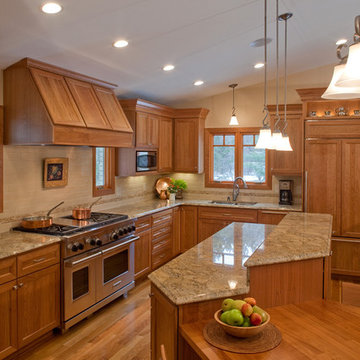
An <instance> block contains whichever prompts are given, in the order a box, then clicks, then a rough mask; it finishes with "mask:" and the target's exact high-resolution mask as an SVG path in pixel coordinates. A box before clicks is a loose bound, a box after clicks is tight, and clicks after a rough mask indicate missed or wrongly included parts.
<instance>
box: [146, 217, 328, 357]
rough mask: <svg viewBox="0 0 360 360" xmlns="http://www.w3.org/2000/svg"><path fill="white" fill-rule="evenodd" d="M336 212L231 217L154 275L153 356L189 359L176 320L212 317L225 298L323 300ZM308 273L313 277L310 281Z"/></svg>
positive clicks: (272, 302) (273, 302)
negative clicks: (272, 220) (272, 219)
mask: <svg viewBox="0 0 360 360" xmlns="http://www.w3.org/2000/svg"><path fill="white" fill-rule="evenodd" d="M331 227H332V217H331V216H330V215H325V214H306V213H291V214H289V215H287V216H286V217H285V218H284V219H283V220H282V221H281V222H280V224H279V225H278V226H273V225H264V224H249V223H232V224H230V225H228V226H227V227H226V228H224V229H223V230H221V231H219V232H218V233H216V234H214V235H213V236H211V237H209V238H208V239H206V240H204V241H203V242H201V243H199V244H198V245H196V246H194V247H193V248H191V249H190V250H188V251H187V252H185V253H184V254H182V255H180V256H178V257H177V258H175V259H174V260H172V261H170V262H169V263H167V264H166V265H164V266H162V267H161V268H159V269H158V270H156V271H154V272H153V273H151V274H150V275H149V279H150V280H151V283H152V285H151V287H152V289H151V296H152V300H151V316H152V324H151V332H152V334H151V336H152V359H158V358H159V349H160V345H161V344H164V345H165V348H166V351H167V356H168V358H169V359H177V358H179V359H184V358H185V357H184V356H185V355H184V354H183V353H182V350H183V349H184V346H182V342H183V341H184V340H183V339H182V337H181V336H180V335H179V326H181V325H183V324H186V323H192V322H198V321H202V320H206V319H210V318H211V317H212V316H213V314H214V312H215V311H216V310H218V309H219V308H220V306H221V302H222V300H223V299H224V298H226V297H233V298H242V297H244V296H245V295H248V294H250V295H251V296H253V297H255V298H256V299H257V301H258V303H259V304H261V306H262V307H272V306H279V305H285V304H291V303H301V302H304V301H309V300H318V299H322V298H326V296H327V291H328V281H329V274H330V273H329V261H328V258H329V255H330V238H331ZM310 279H311V281H310Z"/></svg>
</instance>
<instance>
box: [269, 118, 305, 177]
mask: <svg viewBox="0 0 360 360" xmlns="http://www.w3.org/2000/svg"><path fill="white" fill-rule="evenodd" d="M287 120H288V127H287V129H286V132H287V135H288V136H289V140H290V144H291V147H292V149H293V151H273V152H272V153H273V159H272V167H271V172H272V173H273V174H279V175H301V174H302V154H303V141H304V131H303V120H302V118H301V111H300V113H299V114H296V115H288V116H287Z"/></svg>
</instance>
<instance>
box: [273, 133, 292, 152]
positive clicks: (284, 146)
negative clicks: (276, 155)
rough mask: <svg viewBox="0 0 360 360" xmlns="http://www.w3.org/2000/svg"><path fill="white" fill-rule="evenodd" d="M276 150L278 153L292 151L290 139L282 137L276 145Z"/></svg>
mask: <svg viewBox="0 0 360 360" xmlns="http://www.w3.org/2000/svg"><path fill="white" fill-rule="evenodd" d="M276 150H278V151H293V149H292V147H291V144H290V139H289V137H288V136H287V135H285V136H283V137H282V138H281V140H280V141H279V142H278V143H277V144H276Z"/></svg>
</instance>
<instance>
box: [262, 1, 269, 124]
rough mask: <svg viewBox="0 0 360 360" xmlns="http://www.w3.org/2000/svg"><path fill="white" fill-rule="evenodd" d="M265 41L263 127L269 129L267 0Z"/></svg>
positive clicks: (265, 7)
mask: <svg viewBox="0 0 360 360" xmlns="http://www.w3.org/2000/svg"><path fill="white" fill-rule="evenodd" d="M264 40H265V51H264V110H263V113H265V116H264V119H263V127H264V128H269V124H268V121H267V118H268V116H269V110H268V106H267V0H264Z"/></svg>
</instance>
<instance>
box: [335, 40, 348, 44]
mask: <svg viewBox="0 0 360 360" xmlns="http://www.w3.org/2000/svg"><path fill="white" fill-rule="evenodd" d="M346 43H347V40H346V39H339V40H338V41H337V42H336V45H344V44H346Z"/></svg>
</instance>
